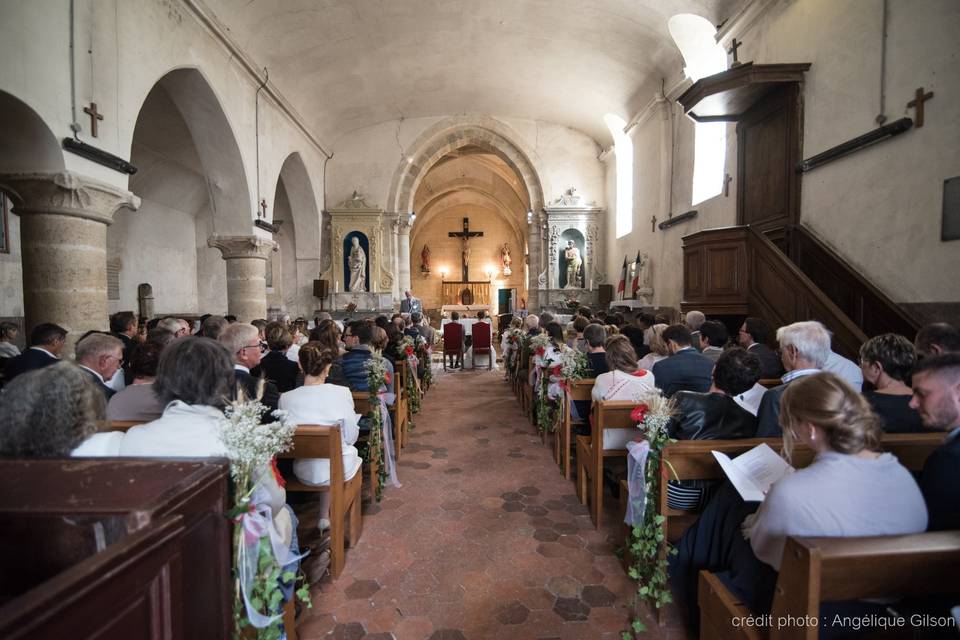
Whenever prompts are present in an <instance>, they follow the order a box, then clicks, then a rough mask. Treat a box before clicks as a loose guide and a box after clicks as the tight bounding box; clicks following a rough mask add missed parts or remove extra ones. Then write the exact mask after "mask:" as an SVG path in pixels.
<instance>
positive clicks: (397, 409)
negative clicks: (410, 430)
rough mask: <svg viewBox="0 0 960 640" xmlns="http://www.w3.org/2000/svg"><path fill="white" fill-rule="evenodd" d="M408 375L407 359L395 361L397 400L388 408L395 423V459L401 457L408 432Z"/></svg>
mask: <svg viewBox="0 0 960 640" xmlns="http://www.w3.org/2000/svg"><path fill="white" fill-rule="evenodd" d="M408 375H409V373H408V372H407V361H406V359H404V360H398V361H397V362H395V363H393V392H394V394H395V395H396V400H394V402H393V404H388V405H387V410H388V411H389V413H390V422H391V423H392V425H393V449H394V454H393V457H394V459H395V460H399V459H400V449H402V448H403V447H404V441H405V440H406V434H407V421H408V417H409V416H408V415H407V403H408V402H409V398H407V387H406V376H408Z"/></svg>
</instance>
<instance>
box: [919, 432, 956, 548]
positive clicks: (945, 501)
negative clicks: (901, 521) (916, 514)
mask: <svg viewBox="0 0 960 640" xmlns="http://www.w3.org/2000/svg"><path fill="white" fill-rule="evenodd" d="M920 491H921V492H922V493H923V498H924V500H926V502H927V511H928V512H929V514H930V524H929V525H928V526H927V529H928V530H929V531H946V530H953V529H960V435H954V436H953V437H952V438H949V439H948V440H947V441H946V442H944V443H943V444H942V445H940V446H939V447H937V449H936V451H934V452H933V453H931V454H930V457H929V458H927V461H926V463H924V465H923V473H922V474H920Z"/></svg>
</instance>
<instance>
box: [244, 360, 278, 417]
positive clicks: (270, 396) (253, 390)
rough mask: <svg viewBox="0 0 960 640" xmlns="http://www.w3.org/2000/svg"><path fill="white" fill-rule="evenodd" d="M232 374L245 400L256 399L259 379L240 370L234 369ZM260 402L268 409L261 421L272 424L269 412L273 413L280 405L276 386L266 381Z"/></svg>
mask: <svg viewBox="0 0 960 640" xmlns="http://www.w3.org/2000/svg"><path fill="white" fill-rule="evenodd" d="M233 374H234V377H236V379H237V385H238V386H242V387H243V393H244V394H246V396H247V398H248V399H250V398H256V397H257V385H259V384H260V378H258V377H256V376H253V375H251V374H249V373H247V372H246V371H242V370H240V369H234V370H233ZM260 402H262V403H263V404H264V405H266V407H267V409H269V411H267V413H266V414H265V415H264V416H263V421H264V422H272V421H273V417H272V416H270V412H272V411H275V410H276V408H277V405H279V403H280V392H279V391H278V390H277V385H275V384H273V383H272V382H270V381H269V380H267V381H266V382H265V383H264V385H263V397H262V398H261V399H260Z"/></svg>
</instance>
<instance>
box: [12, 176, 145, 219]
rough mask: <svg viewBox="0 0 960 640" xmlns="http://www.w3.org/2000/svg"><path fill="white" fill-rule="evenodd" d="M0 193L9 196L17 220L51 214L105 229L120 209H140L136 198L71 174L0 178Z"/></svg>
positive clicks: (123, 191)
mask: <svg viewBox="0 0 960 640" xmlns="http://www.w3.org/2000/svg"><path fill="white" fill-rule="evenodd" d="M0 189H2V190H3V191H5V192H7V193H9V194H10V197H11V199H12V200H13V212H14V213H15V214H17V215H20V216H23V215H31V214H48V215H49V214H54V215H61V216H71V217H74V218H83V219H86V220H94V221H96V222H102V223H103V224H107V225H109V224H111V223H112V222H113V216H114V215H115V214H116V213H117V211H119V210H120V209H130V210H131V211H136V210H137V209H139V208H140V198H139V197H137V196H135V195H133V194H132V193H130V192H129V191H127V190H125V189H118V188H117V187H114V186H112V185H109V184H106V183H104V182H99V181H97V180H91V179H90V178H86V177H84V176H81V175H80V174H77V173H73V172H72V171H62V172H60V173H13V174H4V175H0Z"/></svg>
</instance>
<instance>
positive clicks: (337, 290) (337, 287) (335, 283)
mask: <svg viewBox="0 0 960 640" xmlns="http://www.w3.org/2000/svg"><path fill="white" fill-rule="evenodd" d="M333 292H334V293H340V281H339V280H334V281H333Z"/></svg>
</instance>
